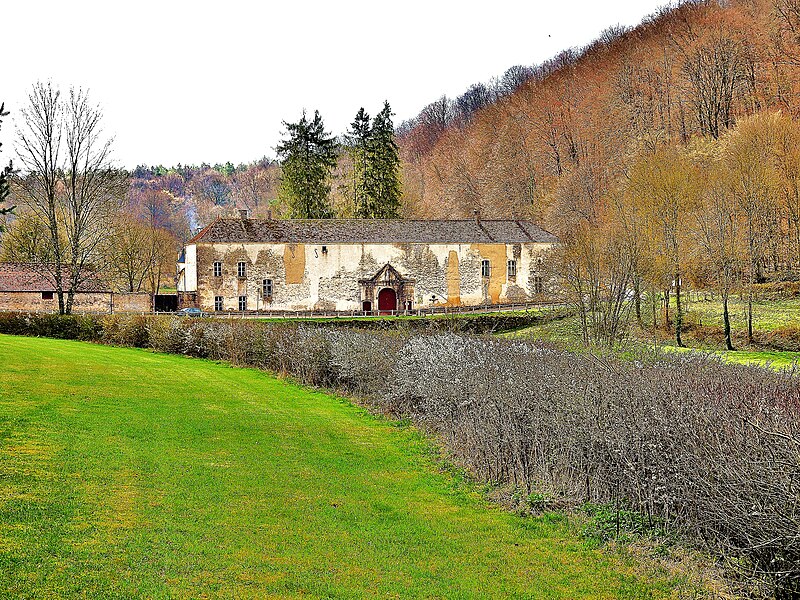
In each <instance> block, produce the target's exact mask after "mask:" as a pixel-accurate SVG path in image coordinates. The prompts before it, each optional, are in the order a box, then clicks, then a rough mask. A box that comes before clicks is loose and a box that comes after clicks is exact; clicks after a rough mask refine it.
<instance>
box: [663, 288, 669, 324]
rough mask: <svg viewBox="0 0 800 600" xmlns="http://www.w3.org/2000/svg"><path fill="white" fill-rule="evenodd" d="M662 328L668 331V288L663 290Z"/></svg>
mask: <svg viewBox="0 0 800 600" xmlns="http://www.w3.org/2000/svg"><path fill="white" fill-rule="evenodd" d="M664 327H666V328H667V330H669V288H667V289H666V290H664Z"/></svg>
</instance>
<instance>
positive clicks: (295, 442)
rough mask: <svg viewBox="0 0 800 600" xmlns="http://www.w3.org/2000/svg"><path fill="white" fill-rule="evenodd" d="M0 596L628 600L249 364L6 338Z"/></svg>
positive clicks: (566, 533) (546, 538) (521, 522)
mask: <svg viewBox="0 0 800 600" xmlns="http://www.w3.org/2000/svg"><path fill="white" fill-rule="evenodd" d="M0 369H1V370H2V376H1V379H0V595H1V596H3V597H13V598H33V597H36V598H59V597H74V596H84V597H90V598H100V597H115V598H119V597H148V598H151V597H152V598H161V597H200V596H205V597H299V596H309V597H342V598H350V597H352V598H356V597H363V596H374V597H448V598H472V597H529V598H580V597H584V598H614V597H622V598H638V597H661V596H665V595H669V594H671V593H672V592H674V589H675V587H676V586H677V585H679V584H680V581H676V580H669V579H665V578H664V577H663V576H662V575H658V576H656V575H654V574H652V573H646V572H643V571H641V570H640V567H637V566H636V565H635V564H634V563H633V562H632V561H631V560H627V559H626V560H623V559H622V558H620V557H619V556H617V555H612V554H610V553H606V552H601V551H598V550H594V549H591V548H590V547H589V546H588V545H587V544H585V543H583V542H582V541H581V540H580V538H579V537H577V535H576V534H575V532H574V528H573V527H571V526H570V525H569V523H568V522H567V519H566V518H564V517H559V516H555V515H551V516H545V517H541V518H535V519H533V518H527V519H525V518H522V517H517V516H515V515H513V514H510V513H506V512H504V511H502V510H500V509H499V508H498V507H496V506H495V505H492V504H490V503H488V502H486V501H485V500H484V499H483V498H482V496H481V495H480V494H479V493H478V492H476V491H475V488H474V487H472V486H470V485H469V484H467V483H465V482H463V481H461V480H459V479H458V477H457V476H455V475H453V474H448V473H443V472H441V471H440V470H439V469H437V467H436V463H435V461H434V459H433V458H432V456H431V452H430V449H429V447H428V445H427V444H426V443H425V442H424V440H422V439H421V438H420V436H419V435H418V434H417V433H415V432H414V430H413V429H411V428H408V427H401V426H398V425H396V424H392V423H390V422H387V421H383V420H380V419H378V418H376V417H373V416H371V415H369V414H368V413H366V412H365V411H364V410H362V409H359V408H357V407H355V406H353V405H351V404H350V403H348V402H346V401H344V400H342V399H337V398H335V397H332V396H330V395H326V394H322V393H318V392H315V391H311V390H308V389H305V388H302V387H299V386H296V385H292V384H289V383H286V382H282V381H279V380H276V379H274V378H272V377H270V376H268V375H266V374H264V373H262V372H259V371H255V370H250V369H236V368H231V367H228V366H226V365H223V364H215V363H213V362H209V361H201V360H192V359H187V358H183V357H179V356H168V355H159V354H153V353H149V352H146V351H142V350H133V349H121V348H110V347H103V346H96V345H90V344H83V343H79V342H67V341H56V340H45V339H33V338H15V337H8V336H0Z"/></svg>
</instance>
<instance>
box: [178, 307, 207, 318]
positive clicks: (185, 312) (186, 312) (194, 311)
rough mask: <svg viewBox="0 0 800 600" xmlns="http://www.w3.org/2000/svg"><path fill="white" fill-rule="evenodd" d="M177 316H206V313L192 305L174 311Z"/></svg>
mask: <svg viewBox="0 0 800 600" xmlns="http://www.w3.org/2000/svg"><path fill="white" fill-rule="evenodd" d="M175 314H176V315H178V316H179V317H207V316H208V313H207V312H203V311H202V310H200V309H199V308H195V307H194V306H189V307H187V308H182V309H180V310H179V311H178V312H176V313H175Z"/></svg>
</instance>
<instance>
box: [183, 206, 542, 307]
mask: <svg viewBox="0 0 800 600" xmlns="http://www.w3.org/2000/svg"><path fill="white" fill-rule="evenodd" d="M382 225H383V226H384V227H381V226H382ZM458 238H462V239H458ZM555 243H557V240H556V238H555V237H554V236H552V235H551V234H548V233H547V232H544V231H542V230H541V229H539V228H537V227H536V226H535V225H533V224H531V223H526V222H519V221H483V222H481V221H426V222H414V221H399V220H394V221H388V222H387V221H384V222H376V221H356V220H348V221H342V220H339V221H337V220H330V221H321V220H320V221H294V222H287V221H256V220H251V219H246V220H238V219H219V220H217V221H215V222H214V223H212V224H211V225H210V226H209V227H207V228H206V229H205V230H203V231H202V232H201V233H199V234H198V235H197V236H195V238H193V239H192V240H190V241H189V243H188V244H187V246H186V248H185V250H184V252H183V254H182V256H181V260H182V262H179V264H178V272H179V284H178V291H179V296H182V297H185V298H191V299H192V303H193V304H194V305H196V306H198V307H199V308H202V309H203V310H207V311H215V310H222V311H231V310H233V311H236V310H241V309H244V310H339V311H350V310H367V311H378V310H380V311H387V310H408V309H412V310H413V309H415V308H424V307H429V306H444V305H446V306H462V305H480V304H500V303H511V302H522V301H528V300H532V299H535V298H541V297H543V296H544V295H546V293H547V291H548V290H547V288H548V285H549V282H548V278H547V277H546V276H545V274H544V272H543V261H544V260H545V256H546V253H547V251H548V250H549V249H550V248H551V247H552V246H553V244H555ZM184 304H188V302H184Z"/></svg>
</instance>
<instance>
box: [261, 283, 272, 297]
mask: <svg viewBox="0 0 800 600" xmlns="http://www.w3.org/2000/svg"><path fill="white" fill-rule="evenodd" d="M261 295H262V296H264V298H272V279H264V280H263V281H262V282H261Z"/></svg>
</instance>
